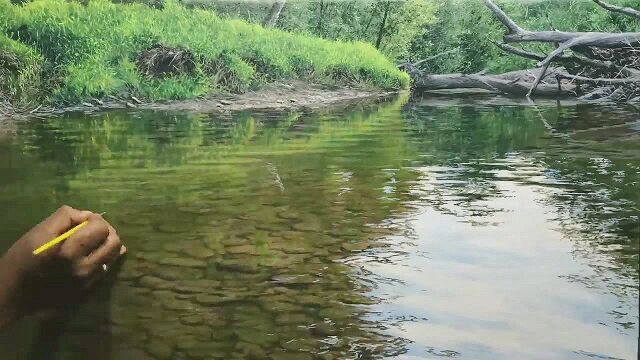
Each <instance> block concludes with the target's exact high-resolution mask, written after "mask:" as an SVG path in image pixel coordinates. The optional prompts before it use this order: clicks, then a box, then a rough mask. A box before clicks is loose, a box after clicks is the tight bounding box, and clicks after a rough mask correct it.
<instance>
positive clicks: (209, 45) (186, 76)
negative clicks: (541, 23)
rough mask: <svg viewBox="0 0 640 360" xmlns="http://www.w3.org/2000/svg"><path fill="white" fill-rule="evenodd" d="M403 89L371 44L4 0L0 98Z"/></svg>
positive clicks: (121, 7)
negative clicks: (281, 84)
mask: <svg viewBox="0 0 640 360" xmlns="http://www.w3.org/2000/svg"><path fill="white" fill-rule="evenodd" d="M300 78H302V79H306V80H308V81H311V82H321V83H330V84H339V85H340V84H354V83H355V84H360V85H365V86H373V87H377V88H383V89H397V88H404V87H407V86H408V83H409V78H408V76H407V75H406V74H405V73H403V72H400V71H399V70H397V69H396V68H395V66H394V64H393V63H391V62H390V61H389V60H388V59H386V58H385V57H384V56H383V55H381V54H380V53H379V52H378V51H377V50H375V49H374V48H373V47H372V46H371V45H368V44H365V43H359V42H338V41H328V40H323V39H319V38H315V37H312V36H306V35H301V34H292V33H287V32H283V31H280V30H266V29H263V28H262V27H260V26H258V25H252V24H249V23H246V22H244V21H240V20H229V19H221V18H219V17H218V16H216V15H215V14H214V13H213V12H211V11H205V10H189V9H185V8H183V7H182V6H180V5H178V4H177V3H173V2H167V3H166V4H165V6H164V9H162V10H156V9H151V8H149V7H146V6H144V5H140V4H112V3H111V2H108V1H100V0H92V1H91V2H89V4H88V5H86V6H84V5H81V4H79V3H75V2H65V1H56V0H53V1H52V0H46V1H45V0H40V1H38V0H36V1H33V2H29V3H27V4H25V5H23V6H17V5H12V4H11V3H10V2H9V0H0V100H1V98H3V97H4V98H5V99H9V100H10V101H11V102H13V103H21V102H22V103H24V102H35V101H38V102H41V101H46V102H50V103H56V104H59V103H78V102H81V101H84V100H87V99H90V98H101V97H105V96H107V95H119V96H130V95H133V96H141V97H146V98H149V99H152V100H163V99H186V98H193V97H198V96H203V95H207V94H211V93H214V92H218V91H233V92H242V91H246V90H248V89H250V88H253V87H257V86H259V85H260V84H264V83H268V82H272V81H277V80H286V79H300Z"/></svg>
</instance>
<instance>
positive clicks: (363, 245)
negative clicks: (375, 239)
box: [342, 241, 371, 251]
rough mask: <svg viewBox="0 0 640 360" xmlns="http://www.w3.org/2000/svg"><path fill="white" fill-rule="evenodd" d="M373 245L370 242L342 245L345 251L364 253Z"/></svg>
mask: <svg viewBox="0 0 640 360" xmlns="http://www.w3.org/2000/svg"><path fill="white" fill-rule="evenodd" d="M370 246H371V243H370V242H368V241H359V242H347V243H343V244H342V249H343V250H345V251H363V250H366V249H368V248H369V247H370Z"/></svg>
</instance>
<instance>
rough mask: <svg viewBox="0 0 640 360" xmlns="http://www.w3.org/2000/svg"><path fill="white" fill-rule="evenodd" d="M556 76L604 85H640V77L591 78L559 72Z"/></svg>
mask: <svg viewBox="0 0 640 360" xmlns="http://www.w3.org/2000/svg"><path fill="white" fill-rule="evenodd" d="M556 76H558V77H560V78H562V79H568V80H573V81H578V82H583V83H589V84H603V85H625V84H634V83H637V84H638V85H640V77H626V78H618V79H608V78H590V77H586V76H579V75H571V74H567V73H558V74H557V75H556Z"/></svg>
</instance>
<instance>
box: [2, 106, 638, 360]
mask: <svg viewBox="0 0 640 360" xmlns="http://www.w3.org/2000/svg"><path fill="white" fill-rule="evenodd" d="M0 129H1V130H0V131H1V132H0V250H2V251H4V250H5V249H6V248H8V247H9V246H10V244H11V243H12V242H13V241H15V239H17V238H18V237H19V236H20V235H21V234H22V233H23V232H25V231H26V230H27V229H29V228H30V227H31V226H33V225H34V224H36V223H37V222H39V221H40V220H41V219H42V218H44V217H45V216H47V215H48V214H49V213H51V212H52V211H54V210H55V209H56V208H57V207H58V206H60V205H61V204H69V205H72V206H74V207H78V208H83V209H92V210H94V211H97V212H106V213H107V214H106V218H107V219H108V220H109V221H110V222H111V223H112V224H114V226H115V227H116V228H117V229H118V232H119V234H120V235H121V237H122V239H123V241H124V242H125V243H126V245H127V246H128V248H129V254H128V255H127V256H126V260H125V261H124V262H123V263H122V265H121V268H120V269H119V271H118V272H117V275H116V276H115V277H114V278H112V279H108V281H106V282H104V283H103V284H101V285H100V286H99V287H98V288H97V289H96V292H95V293H94V294H93V295H92V296H91V297H90V298H89V299H88V301H87V302H86V303H85V304H82V305H80V306H78V307H70V308H69V309H67V311H66V312H64V313H63V314H59V315H58V316H56V317H53V318H49V317H47V318H44V317H37V318H30V319H24V321H22V322H21V323H20V324H18V325H17V326H16V327H15V328H14V329H12V331H10V332H9V333H8V334H3V335H2V336H0V358H1V359H109V360H116V359H117V360H126V359H136V360H137V359H156V360H164V359H185V360H186V359H189V360H191V359H193V360H196V359H274V360H285V359H303V360H304V359H323V360H328V359H378V358H396V359H405V360H409V359H429V358H442V357H450V358H456V359H594V358H596V359H635V358H636V356H637V354H636V351H637V346H638V275H639V270H638V251H639V245H638V244H639V237H640V225H639V221H640V220H639V214H640V210H639V209H640V111H639V110H638V109H637V108H634V107H631V106H624V105H619V106H609V105H597V106H596V105H586V104H571V103H555V102H548V103H538V104H530V103H522V104H517V103H514V102H513V101H511V100H506V99H500V98H468V99H457V100H455V99H446V98H412V99H408V98H406V97H401V98H398V99H394V100H393V101H389V102H386V103H383V104H379V105H370V106H365V107H358V108H355V109H350V110H345V111H333V112H326V113H323V112H319V113H312V114H303V113H289V114H260V113H240V114H230V115H228V116H220V115H210V114H202V113H184V112H151V111H116V112H108V113H99V114H66V115H62V116H60V117H56V118H50V119H36V118H34V119H31V120H28V121H23V122H18V123H12V124H4V126H3V127H0Z"/></svg>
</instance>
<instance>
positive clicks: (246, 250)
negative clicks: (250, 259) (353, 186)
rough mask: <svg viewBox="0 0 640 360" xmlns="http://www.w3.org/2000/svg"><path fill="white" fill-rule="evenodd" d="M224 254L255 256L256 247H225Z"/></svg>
mask: <svg viewBox="0 0 640 360" xmlns="http://www.w3.org/2000/svg"><path fill="white" fill-rule="evenodd" d="M224 250H225V252H227V253H230V254H255V253H256V247H255V246H253V245H238V246H225V248H224Z"/></svg>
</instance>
